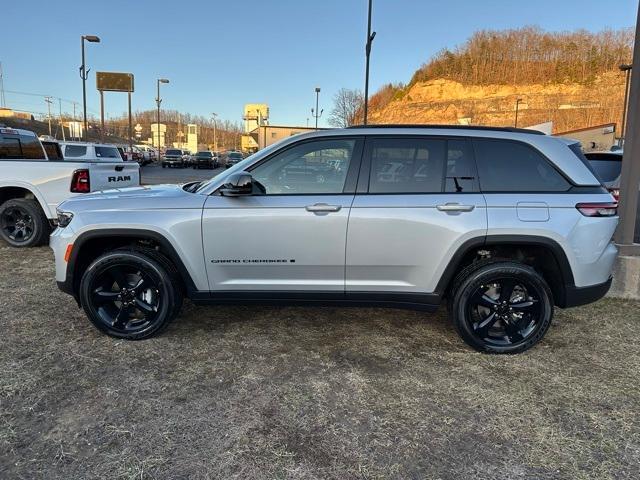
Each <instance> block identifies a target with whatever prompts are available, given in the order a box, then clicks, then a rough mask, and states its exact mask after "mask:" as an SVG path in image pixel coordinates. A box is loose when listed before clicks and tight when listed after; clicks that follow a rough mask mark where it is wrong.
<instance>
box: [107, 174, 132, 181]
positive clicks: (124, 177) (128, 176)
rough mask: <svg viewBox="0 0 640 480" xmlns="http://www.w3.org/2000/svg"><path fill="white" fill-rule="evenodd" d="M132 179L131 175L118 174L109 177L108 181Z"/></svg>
mask: <svg viewBox="0 0 640 480" xmlns="http://www.w3.org/2000/svg"><path fill="white" fill-rule="evenodd" d="M129 181H131V175H118V176H112V177H107V182H129Z"/></svg>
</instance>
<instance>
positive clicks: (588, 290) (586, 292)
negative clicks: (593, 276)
mask: <svg viewBox="0 0 640 480" xmlns="http://www.w3.org/2000/svg"><path fill="white" fill-rule="evenodd" d="M612 280H613V277H609V279H608V280H607V281H606V282H603V283H597V284H596V285H589V286H588V287H576V286H573V285H571V286H569V285H567V286H566V287H565V298H564V302H563V304H562V305H558V306H559V307H562V308H569V307H577V306H579V305H586V304H587V303H592V302H595V301H596V300H600V299H601V298H602V297H604V296H605V295H606V294H607V292H608V291H609V288H610V287H611V281H612Z"/></svg>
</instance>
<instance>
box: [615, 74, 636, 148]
mask: <svg viewBox="0 0 640 480" xmlns="http://www.w3.org/2000/svg"><path fill="white" fill-rule="evenodd" d="M618 68H619V69H620V71H622V72H625V75H626V77H627V78H626V81H625V84H624V104H623V105H622V125H621V128H620V140H621V142H620V143H621V145H620V146H623V145H624V135H625V130H626V128H627V104H628V103H629V83H630V81H631V69H632V68H633V65H630V64H624V63H623V64H622V65H620V66H619V67H618Z"/></svg>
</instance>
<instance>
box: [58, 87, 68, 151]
mask: <svg viewBox="0 0 640 480" xmlns="http://www.w3.org/2000/svg"><path fill="white" fill-rule="evenodd" d="M58 118H59V119H60V128H62V141H63V142H66V141H67V139H66V137H65V135H64V121H63V120H62V99H61V98H60V97H58Z"/></svg>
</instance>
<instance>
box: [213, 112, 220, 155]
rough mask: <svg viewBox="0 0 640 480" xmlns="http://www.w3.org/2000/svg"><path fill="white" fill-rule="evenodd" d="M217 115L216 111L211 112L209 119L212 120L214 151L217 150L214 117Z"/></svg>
mask: <svg viewBox="0 0 640 480" xmlns="http://www.w3.org/2000/svg"><path fill="white" fill-rule="evenodd" d="M217 116H218V114H217V113H215V112H214V113H212V114H211V119H212V120H213V150H214V152H217V151H218V139H217V137H216V117H217Z"/></svg>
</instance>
